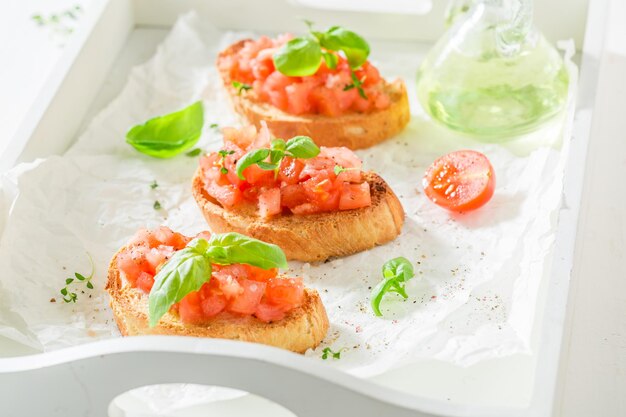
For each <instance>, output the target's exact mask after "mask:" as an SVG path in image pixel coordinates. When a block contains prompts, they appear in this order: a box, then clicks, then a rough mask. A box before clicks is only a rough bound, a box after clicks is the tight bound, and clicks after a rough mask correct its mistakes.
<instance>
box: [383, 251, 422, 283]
mask: <svg viewBox="0 0 626 417" xmlns="http://www.w3.org/2000/svg"><path fill="white" fill-rule="evenodd" d="M414 275H415V272H414V271H413V264H411V262H410V261H409V260H408V259H406V258H404V257H402V256H400V257H398V258H394V259H392V260H390V261H387V262H385V264H384V265H383V276H384V277H385V278H388V277H395V278H396V280H397V281H399V282H406V281H408V280H409V279H411V278H413V276H414Z"/></svg>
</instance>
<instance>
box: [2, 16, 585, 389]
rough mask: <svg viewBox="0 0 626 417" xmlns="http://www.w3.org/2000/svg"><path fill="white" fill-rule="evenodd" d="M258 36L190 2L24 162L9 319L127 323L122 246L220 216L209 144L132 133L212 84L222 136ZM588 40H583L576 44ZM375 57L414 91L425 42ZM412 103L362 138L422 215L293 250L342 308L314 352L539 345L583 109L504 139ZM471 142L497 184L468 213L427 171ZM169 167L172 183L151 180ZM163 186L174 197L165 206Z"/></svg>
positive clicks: (412, 352) (8, 187)
mask: <svg viewBox="0 0 626 417" xmlns="http://www.w3.org/2000/svg"><path fill="white" fill-rule="evenodd" d="M242 36H244V34H241V33H227V34H222V33H220V32H218V31H217V30H215V29H213V28H211V27H210V26H208V25H207V24H205V23H204V22H202V21H201V20H200V18H199V17H198V16H197V15H195V14H193V13H192V14H187V15H185V16H183V17H181V19H180V20H179V21H178V23H177V24H176V25H175V27H174V28H173V29H172V32H171V33H170V35H169V36H168V37H167V39H166V40H165V41H164V42H163V44H162V45H161V46H160V47H159V48H158V51H157V53H156V55H155V56H154V57H153V58H152V59H151V60H150V61H148V62H147V63H145V64H144V65H141V66H139V67H137V68H135V69H133V71H132V72H131V74H130V77H129V80H128V83H127V85H126V86H125V88H124V89H123V91H122V92H121V94H120V95H119V96H118V97H117V98H116V99H115V100H113V101H112V102H111V103H110V104H109V106H108V107H106V108H105V109H104V110H103V111H102V112H101V113H100V114H99V115H98V116H97V117H95V118H94V119H93V120H92V122H91V123H90V124H89V126H88V127H87V129H86V130H85V132H84V133H83V134H82V135H81V136H80V138H79V139H78V141H77V142H76V144H75V145H74V146H73V147H72V148H71V149H70V150H69V151H68V152H67V153H66V154H65V155H63V156H53V157H50V158H47V159H44V160H38V161H35V162H33V163H29V164H22V165H19V166H17V167H16V168H15V169H13V170H12V171H10V172H8V173H5V174H4V175H3V176H2V206H0V207H1V209H2V211H1V213H2V216H1V217H0V222H1V223H0V226H1V227H2V236H1V240H0V265H2V271H3V272H2V274H1V275H0V301H1V307H0V335H2V336H4V337H6V338H9V339H11V340H15V341H17V342H19V343H22V344H24V345H27V346H29V347H31V348H34V349H37V350H41V351H48V350H53V349H59V348H63V347H66V346H72V345H76V344H81V343H86V342H90V341H94V340H98V339H103V338H110V337H118V336H119V333H118V330H117V327H116V326H115V323H114V322H113V320H112V314H111V312H110V310H109V308H108V297H107V295H106V293H105V291H104V289H103V287H104V283H105V279H106V271H107V267H108V262H109V260H110V258H111V256H112V255H113V253H114V252H115V251H116V250H117V249H118V248H119V247H120V246H121V245H123V244H124V243H125V242H126V241H127V239H128V238H129V237H130V236H132V234H133V233H134V232H135V231H136V230H137V229H139V228H141V227H155V226H157V225H160V224H165V225H167V226H169V227H171V228H172V229H174V230H178V231H181V232H183V233H189V234H191V233H196V232H198V231H200V230H203V229H205V227H206V226H205V223H204V220H203V218H202V216H201V213H200V211H199V210H198V208H197V207H196V204H195V202H194V200H193V198H192V196H191V192H190V178H191V176H192V173H193V172H194V170H195V168H196V166H197V161H196V158H189V157H187V156H184V155H183V156H179V157H177V158H173V159H170V160H157V159H153V158H150V157H148V156H145V155H142V154H140V153H138V152H136V151H135V150H134V149H133V148H131V147H130V146H129V145H127V144H126V143H125V140H124V136H125V133H126V131H127V129H128V128H129V127H131V126H133V125H134V124H137V123H141V122H143V121H145V120H146V119H148V118H150V117H152V116H155V115H159V114H164V113H168V112H171V111H174V110H176V109H179V108H182V107H184V106H185V105H187V104H189V103H191V102H193V101H195V100H198V99H202V100H203V101H204V106H205V119H206V124H205V130H204V132H203V135H202V138H201V141H200V142H199V146H200V147H202V148H203V149H207V150H216V149H219V147H220V144H221V136H220V134H219V131H218V130H216V129H213V128H210V127H209V125H210V124H211V123H218V124H219V125H220V126H227V125H233V124H237V123H238V122H237V120H238V119H237V118H236V116H235V115H234V114H233V112H232V111H231V109H230V106H229V103H228V101H227V100H226V97H225V96H224V93H223V92H222V90H221V86H220V81H219V79H218V75H217V72H216V69H215V67H214V60H215V56H216V53H217V51H219V49H220V48H221V47H223V46H225V45H227V44H229V43H230V42H232V41H233V40H235V39H237V38H239V37H242ZM572 50H573V46H572V45H568V52H567V53H566V55H568V54H569V56H571V53H572ZM385 54H386V55H385ZM381 57H382V58H381ZM373 59H374V61H375V63H377V64H379V66H380V68H381V70H382V72H383V75H386V76H389V77H393V76H397V75H400V76H403V77H404V78H405V80H406V81H407V83H408V84H409V91H410V93H411V100H413V99H414V97H415V94H414V85H413V78H414V72H415V70H416V68H417V66H418V64H419V60H420V57H419V56H414V55H412V54H407V53H403V54H400V53H398V54H396V55H393V50H387V51H385V52H382V53H381V54H380V55H378V56H377V55H376V50H375V49H374V53H373ZM377 59H380V62H378V61H377ZM568 66H569V68H570V75H571V77H572V84H575V80H576V76H575V75H576V74H575V67H574V66H573V64H571V62H569V61H568ZM572 96H573V94H572ZM570 101H571V100H570ZM411 104H412V111H413V113H414V117H413V120H412V121H411V123H410V125H409V126H408V128H407V129H406V131H405V132H403V133H402V134H401V135H400V136H398V137H396V138H394V139H392V140H390V141H388V142H386V143H383V144H381V145H378V146H375V147H373V148H371V149H367V150H363V151H359V152H358V154H359V156H360V157H362V158H363V160H364V166H365V167H366V168H367V169H371V170H375V171H378V172H379V173H381V174H382V176H383V177H384V178H385V179H386V180H387V182H388V183H389V184H390V185H391V186H392V188H393V189H394V190H395V192H396V194H397V195H398V196H399V198H400V200H401V202H402V204H403V206H404V208H405V211H406V215H407V218H406V223H405V225H404V229H403V231H402V234H401V236H400V237H399V238H398V239H396V240H395V241H393V242H391V243H389V244H387V245H384V246H381V247H377V248H374V249H372V250H369V251H366V252H363V253H360V254H356V255H353V256H350V257H346V258H342V259H336V260H332V261H330V262H327V263H323V264H319V265H310V264H302V263H298V262H292V263H291V264H290V265H291V269H292V273H293V274H296V275H301V276H304V278H305V282H306V284H307V285H309V286H311V287H314V288H316V289H317V290H318V291H319V292H320V294H321V296H322V298H323V301H324V304H325V305H326V308H327V311H328V315H329V318H330V322H331V329H330V331H329V334H328V337H327V338H326V340H325V342H324V343H323V344H322V345H321V346H320V347H319V348H318V349H316V350H315V351H310V352H308V353H307V356H309V357H311V359H312V360H318V361H320V365H321V366H325V365H329V366H336V367H339V368H341V369H343V370H345V371H347V372H350V373H352V374H356V375H359V376H363V377H368V376H373V375H377V374H380V373H382V372H385V371H386V370H389V369H391V368H393V367H394V366H396V365H398V364H400V363H402V364H405V365H406V364H407V363H410V362H411V361H415V360H418V359H429V358H432V359H438V360H443V361H449V362H451V363H454V364H457V365H460V366H468V365H471V364H473V363H476V362H478V361H481V360H483V359H488V358H495V357H500V356H504V355H511V354H514V353H520V352H521V353H524V352H526V353H528V352H529V349H530V348H529V346H530V337H531V332H532V324H533V320H534V314H535V311H536V307H537V303H536V302H537V294H538V288H539V284H540V282H541V280H542V279H544V268H545V267H546V265H547V262H549V254H550V250H551V247H552V244H553V242H554V236H555V225H556V220H557V214H558V209H559V206H560V202H561V191H562V181H563V169H564V164H565V159H566V149H567V144H568V141H569V134H568V132H569V130H568V129H567V128H566V127H567V126H568V121H569V119H570V117H569V115H563V116H562V117H560V118H558V119H556V120H554V121H553V122H552V123H550V124H549V125H547V126H546V127H545V128H543V129H541V130H540V131H538V132H536V133H534V134H532V135H529V136H527V137H524V138H521V139H518V140H516V141H515V142H512V143H510V144H508V145H493V144H484V143H480V142H476V141H473V140H471V139H467V138H463V137H460V136H458V135H456V134H454V133H452V132H449V131H447V130H445V129H443V128H441V127H438V126H436V125H434V124H433V123H432V122H431V121H429V120H428V119H427V118H425V117H424V116H423V115H422V114H421V110H420V109H419V105H418V104H417V102H415V101H412V103H411ZM571 111H573V105H570V109H569V112H570V115H571ZM462 148H472V149H476V150H479V151H481V152H483V153H485V154H486V155H487V156H488V157H489V159H490V160H491V162H492V164H493V166H494V168H495V171H496V178H497V189H496V193H495V195H494V197H493V200H492V201H491V202H490V203H489V204H488V205H486V206H485V207H483V208H481V209H480V210H477V211H475V212H472V213H467V214H464V215H452V214H450V213H448V212H446V211H445V210H442V209H441V208H439V207H437V206H435V205H434V204H432V203H431V202H430V201H429V200H428V199H427V198H426V197H425V195H424V194H423V192H422V186H421V178H422V176H423V173H424V171H425V169H426V168H427V167H428V165H429V164H430V163H431V162H432V161H433V160H434V159H436V158H437V157H439V156H441V155H443V154H445V153H447V152H450V151H453V150H458V149H462ZM154 180H156V181H157V182H158V184H159V186H158V188H156V189H151V188H150V187H149V185H150V183H151V182H152V181H154ZM157 200H158V201H159V202H160V204H161V206H162V209H161V210H155V209H154V208H153V204H154V202H155V201H157ZM89 256H91V257H92V258H93V261H94V264H95V267H96V271H95V278H94V279H93V284H94V285H95V289H94V290H91V291H90V290H86V289H84V287H83V286H81V285H74V286H72V288H74V289H77V290H78V301H77V302H76V303H75V304H66V303H64V302H62V300H61V296H60V294H59V290H60V289H61V288H62V287H63V286H64V283H65V278H67V277H70V276H72V275H73V273H74V272H80V273H82V274H83V275H87V274H88V273H89V271H90V263H89V258H88V257H89ZM396 256H405V257H407V258H408V259H410V260H411V261H412V262H413V263H414V266H415V271H416V277H415V279H413V280H411V281H410V282H409V283H408V286H407V292H408V293H409V294H410V297H409V299H408V300H406V301H403V300H401V299H400V298H396V297H387V298H386V299H385V301H384V302H383V305H382V309H383V311H384V313H385V316H384V318H376V317H375V316H374V315H373V314H372V311H371V309H370V307H369V293H370V288H371V287H373V286H374V285H375V284H376V283H377V282H378V280H379V279H380V278H381V266H382V264H383V263H384V262H385V261H386V260H388V259H391V258H393V257H396ZM326 346H331V347H332V348H333V350H339V349H343V353H342V359H341V360H340V361H322V360H321V359H320V356H321V351H322V349H323V348H324V347H326ZM144 394H146V395H148V394H149V392H146V393H144ZM227 397H228V395H227Z"/></svg>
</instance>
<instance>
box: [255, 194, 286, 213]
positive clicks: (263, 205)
mask: <svg viewBox="0 0 626 417" xmlns="http://www.w3.org/2000/svg"><path fill="white" fill-rule="evenodd" d="M280 212H281V208H280V188H270V189H269V190H264V191H262V192H261V193H260V194H259V215H260V216H261V217H271V216H273V215H275V214H278V213H280Z"/></svg>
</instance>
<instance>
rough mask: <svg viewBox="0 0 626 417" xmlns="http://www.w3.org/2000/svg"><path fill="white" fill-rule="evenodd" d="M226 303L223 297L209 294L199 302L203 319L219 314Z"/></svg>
mask: <svg viewBox="0 0 626 417" xmlns="http://www.w3.org/2000/svg"><path fill="white" fill-rule="evenodd" d="M227 303H228V301H227V300H226V297H224V295H222V294H213V293H212V294H209V295H208V296H207V297H206V298H204V299H203V300H202V301H201V302H200V307H201V308H202V314H203V315H204V317H205V318H211V317H214V316H217V315H218V314H219V313H221V312H222V311H224V308H226V304H227Z"/></svg>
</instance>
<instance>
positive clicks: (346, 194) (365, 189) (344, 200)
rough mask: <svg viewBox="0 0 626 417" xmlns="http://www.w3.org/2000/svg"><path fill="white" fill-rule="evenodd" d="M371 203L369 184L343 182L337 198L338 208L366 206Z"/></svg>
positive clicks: (346, 208) (347, 208) (349, 208)
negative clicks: (340, 192)
mask: <svg viewBox="0 0 626 417" xmlns="http://www.w3.org/2000/svg"><path fill="white" fill-rule="evenodd" d="M371 204H372V197H371V196H370V186H369V184H368V183H366V182H364V183H363V184H343V192H342V194H341V198H340V199H339V209H340V210H351V209H357V208H361V207H367V206H370V205H371Z"/></svg>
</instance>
